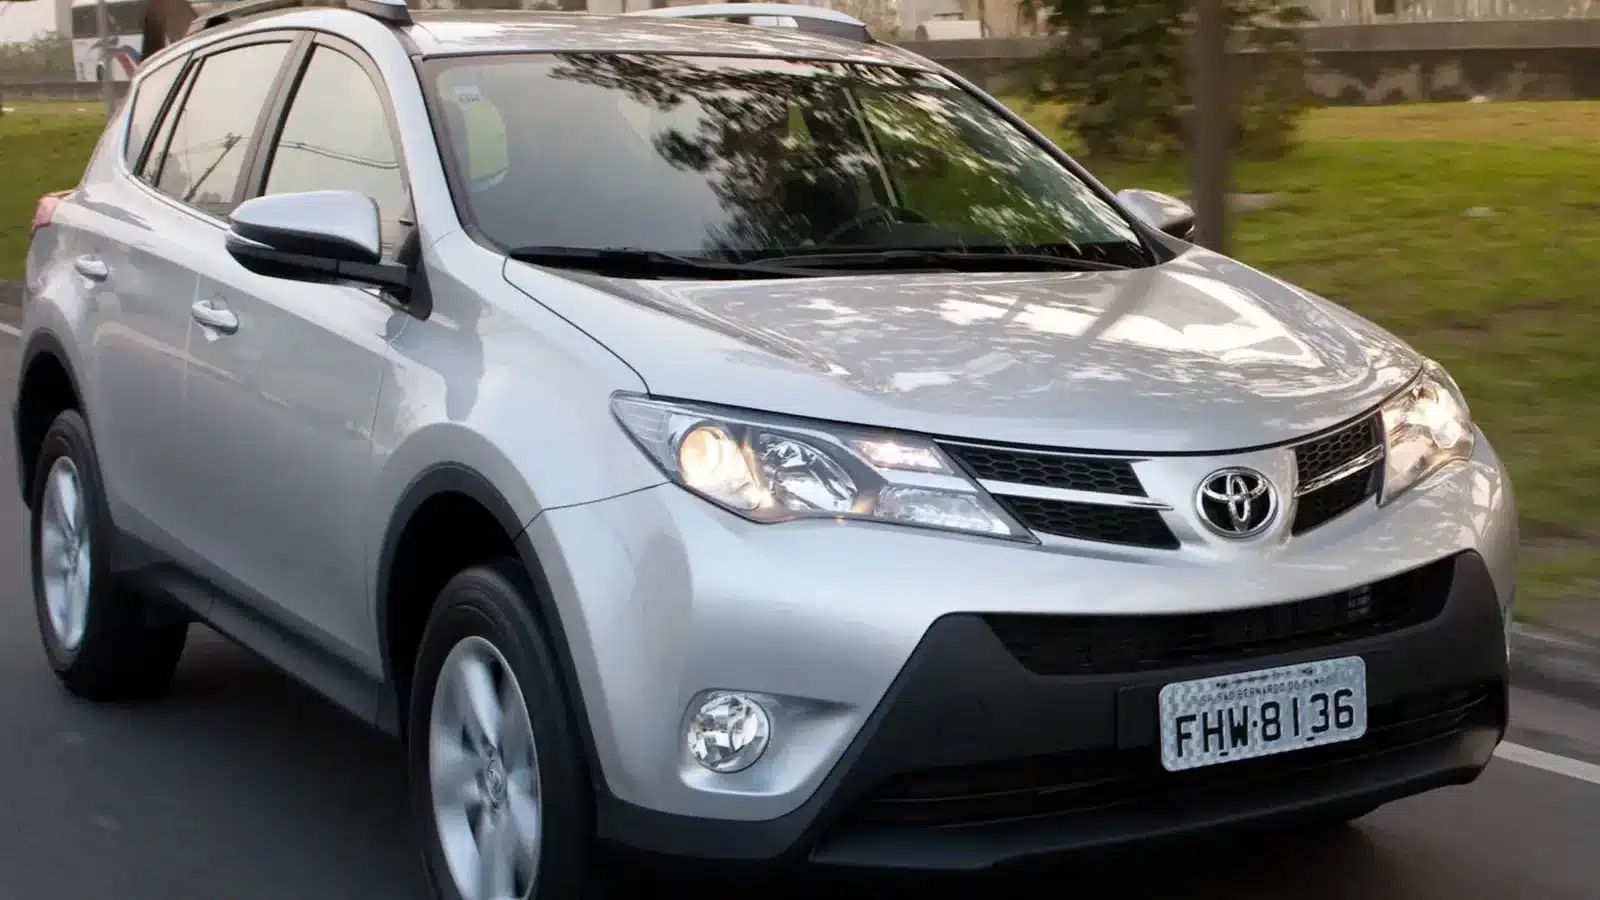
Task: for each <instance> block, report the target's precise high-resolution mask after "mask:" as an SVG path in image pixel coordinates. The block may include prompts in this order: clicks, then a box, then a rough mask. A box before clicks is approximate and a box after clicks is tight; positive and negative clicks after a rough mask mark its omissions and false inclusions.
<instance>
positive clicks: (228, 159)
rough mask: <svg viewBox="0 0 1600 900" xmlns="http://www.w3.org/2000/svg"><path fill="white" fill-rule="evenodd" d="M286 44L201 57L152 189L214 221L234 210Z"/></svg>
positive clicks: (149, 170) (152, 169) (148, 168)
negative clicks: (207, 215)
mask: <svg viewBox="0 0 1600 900" xmlns="http://www.w3.org/2000/svg"><path fill="white" fill-rule="evenodd" d="M288 50H289V44H288V43H287V42H280V43H271V44H250V45H248V46H244V47H237V48H234V49H232V50H223V51H222V52H220V53H217V54H215V55H213V56H208V57H206V58H205V59H204V60H203V61H202V62H201V63H200V69H199V72H198V73H197V74H196V75H195V78H194V83H193V85H192V86H191V87H190V88H189V93H188V96H187V97H185V98H184V101H183V109H181V110H179V111H178V118H177V124H176V125H174V126H173V129H172V135H171V137H170V138H169V139H168V140H167V145H166V147H165V148H164V151H163V152H162V154H161V159H160V162H159V163H158V164H156V165H154V166H150V165H147V166H146V167H145V168H146V172H147V173H149V174H153V175H154V179H153V183H154V184H155V186H156V190H158V191H160V192H161V193H163V194H166V195H167V196H169V197H172V198H173V199H175V200H178V201H180V202H182V203H186V204H188V205H190V206H193V207H194V208H196V209H198V210H200V211H202V212H205V213H209V214H211V215H213V216H218V217H221V216H226V215H227V214H228V213H229V212H231V211H232V210H233V206H234V203H233V200H234V197H235V196H236V195H237V193H238V187H239V175H240V173H241V172H242V171H243V170H244V163H245V153H246V151H248V150H249V148H250V138H251V136H252V135H253V134H254V133H255V129H256V121H257V119H259V118H260V116H261V108H262V106H264V105H265V104H266V101H267V96H268V95H269V94H270V93H271V92H272V87H273V84H274V83H275V82H276V80H277V77H278V70H279V69H280V68H282V66H283V59H284V55H285V54H286V53H287V52H288Z"/></svg>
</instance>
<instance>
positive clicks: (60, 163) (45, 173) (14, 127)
mask: <svg viewBox="0 0 1600 900" xmlns="http://www.w3.org/2000/svg"><path fill="white" fill-rule="evenodd" d="M0 102H4V103H5V106H6V108H7V109H9V110H11V111H10V112H7V113H5V114H4V115H0V279H18V278H21V277H22V266H23V260H24V257H25V256H26V254H27V252H28V225H29V223H30V222H32V221H33V208H34V204H35V203H36V202H37V201H38V199H39V195H40V194H44V193H46V192H48V191H56V190H61V189H62V188H69V187H72V186H73V185H75V184H77V183H78V178H79V177H80V176H82V175H83V166H84V163H85V162H87V161H88V159H89V153H90V152H91V151H92V150H93V149H94V144H95V141H97V140H99V139H100V130H101V127H102V124H103V123H104V122H105V107H103V106H100V105H98V104H94V103H14V102H11V101H0Z"/></svg>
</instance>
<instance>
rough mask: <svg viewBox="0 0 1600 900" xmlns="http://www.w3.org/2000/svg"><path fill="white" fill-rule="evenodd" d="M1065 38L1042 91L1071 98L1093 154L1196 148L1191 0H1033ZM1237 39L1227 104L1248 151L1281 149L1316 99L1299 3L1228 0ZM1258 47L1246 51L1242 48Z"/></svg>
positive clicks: (1069, 122) (1047, 65)
mask: <svg viewBox="0 0 1600 900" xmlns="http://www.w3.org/2000/svg"><path fill="white" fill-rule="evenodd" d="M1034 2H1036V3H1038V4H1039V5H1040V6H1042V8H1043V9H1044V10H1045V11H1046V13H1047V15H1048V18H1047V21H1048V23H1049V26H1050V27H1051V29H1052V31H1053V32H1054V33H1055V35H1056V37H1055V40H1054V42H1053V44H1052V48H1051V50H1050V52H1049V53H1048V54H1047V56H1046V57H1045V60H1044V62H1043V66H1044V69H1043V71H1042V73H1041V74H1042V76H1043V77H1042V79H1041V81H1040V84H1039V87H1038V92H1039V93H1040V94H1041V95H1042V96H1043V97H1044V98H1046V99H1056V100H1062V101H1065V102H1066V104H1067V106H1068V110H1069V112H1068V113H1067V118H1066V122H1065V123H1064V124H1065V125H1066V126H1067V127H1069V128H1070V129H1071V130H1072V131H1073V132H1074V133H1076V135H1077V136H1078V138H1079V139H1080V140H1081V141H1082V142H1083V145H1084V147H1085V149H1086V150H1087V151H1088V153H1089V154H1090V155H1091V156H1098V157H1109V158H1124V159H1155V158H1163V157H1173V156H1176V155H1179V154H1180V153H1182V152H1184V151H1185V150H1187V149H1189V148H1190V146H1191V141H1190V137H1191V125H1192V113H1193V108H1194V105H1193V101H1192V96H1193V95H1192V86H1191V82H1190V77H1189V76H1190V73H1191V67H1190V63H1191V54H1190V47H1191V41H1192V40H1193V38H1194V36H1195V27H1194V26H1195V17H1194V11H1193V6H1192V0H1034ZM1222 2H1223V3H1224V7H1223V12H1224V17H1225V20H1226V27H1227V31H1228V34H1229V37H1230V38H1231V40H1230V43H1231V44H1232V48H1233V49H1234V50H1235V51H1236V52H1235V53H1234V54H1232V58H1231V60H1230V65H1229V66H1228V68H1229V70H1230V71H1229V73H1228V75H1229V76H1230V77H1229V78H1227V79H1226V81H1227V82H1228V84H1229V85H1230V90H1229V91H1228V97H1227V98H1226V99H1227V107H1228V109H1229V110H1230V115H1229V118H1230V119H1231V120H1232V121H1231V122H1230V125H1231V129H1230V130H1232V131H1233V132H1234V134H1235V135H1236V137H1237V138H1238V147H1239V149H1240V150H1241V151H1242V152H1244V153H1247V154H1252V155H1263V156H1272V155H1277V154H1281V153H1283V152H1285V151H1286V150H1288V149H1289V148H1290V147H1291V146H1292V145H1293V141H1294V132H1295V128H1296V126H1297V124H1298V122H1299V118H1300V114H1301V113H1302V112H1303V111H1304V110H1305V109H1306V108H1307V107H1308V106H1309V105H1310V95H1309V92H1308V91H1307V89H1306V86H1305V57H1304V50H1303V45H1302V41H1301V37H1300V33H1299V26H1300V25H1301V24H1303V23H1305V22H1307V21H1310V20H1311V16H1310V14H1309V13H1307V12H1306V10H1305V9H1304V8H1303V7H1301V6H1299V5H1297V4H1295V3H1294V2H1293V0H1222ZM1239 50H1244V51H1250V52H1248V53H1245V54H1240V53H1238V52H1237V51H1239Z"/></svg>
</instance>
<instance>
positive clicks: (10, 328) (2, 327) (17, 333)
mask: <svg viewBox="0 0 1600 900" xmlns="http://www.w3.org/2000/svg"><path fill="white" fill-rule="evenodd" d="M0 331H3V332H5V333H6V334H9V335H11V336H12V337H14V338H19V337H22V331H21V329H19V328H17V326H15V325H7V324H6V323H4V322H0Z"/></svg>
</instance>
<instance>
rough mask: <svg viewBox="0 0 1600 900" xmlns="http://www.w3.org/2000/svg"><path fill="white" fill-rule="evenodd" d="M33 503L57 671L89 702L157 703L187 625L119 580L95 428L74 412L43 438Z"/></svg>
mask: <svg viewBox="0 0 1600 900" xmlns="http://www.w3.org/2000/svg"><path fill="white" fill-rule="evenodd" d="M32 499H33V504H32V505H33V508H32V510H31V515H30V519H29V530H28V543H29V549H30V554H31V562H32V565H33V601H34V609H35V611H36V613H37V615H38V619H39V634H40V637H41V638H42V640H43V642H44V650H45V656H46V658H47V659H48V660H49V661H50V668H51V669H53V670H55V673H56V677H57V678H59V679H60V680H61V683H62V684H64V685H66V687H67V690H69V691H71V692H72V693H73V694H75V695H77V696H79V697H82V698H84V699H87V700H96V701H133V700H144V699H149V698H152V697H155V696H158V695H160V694H161V693H163V692H164V691H165V690H166V689H167V687H168V686H169V685H170V684H171V682H172V675H173V672H174V671H176V669H177V667H178V659H179V658H180V657H182V656H183V645H184V641H185V640H186V639H187V637H188V633H189V623H188V622H187V621H185V620H183V619H181V618H178V617H176V616H175V615H172V614H168V613H166V612H165V611H163V610H157V609H153V608H151V607H150V605H149V604H148V603H147V602H145V601H144V600H142V599H140V598H138V597H137V596H135V595H133V594H132V593H130V592H128V591H127V590H125V589H123V588H122V587H121V586H120V585H118V584H116V583H115V582H114V581H113V580H112V578H111V569H110V550H109V547H110V539H111V537H112V535H113V533H114V529H113V527H112V525H111V518H110V516H109V514H108V513H107V512H106V500H105V491H104V490H103V487H102V482H101V480H100V465H99V461H98V459H97V458H96V457H95V452H94V443H93V441H91V440H90V437H89V426H88V425H87V424H86V423H85V422H84V420H83V417H82V416H81V415H79V414H78V412H77V411H76V410H70V409H69V410H66V411H65V412H63V413H61V414H60V415H59V416H57V417H56V420H55V421H54V422H52V423H51V424H50V428H49V430H48V431H46V432H45V436H44V441H43V443H42V444H41V445H40V448H39V460H38V464H37V465H36V466H35V467H34V475H33V498H32ZM47 543H48V545H49V546H48V547H47V546H46V544H47ZM84 580H87V582H88V584H87V586H86V587H85V586H84V585H83V581H84Z"/></svg>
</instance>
